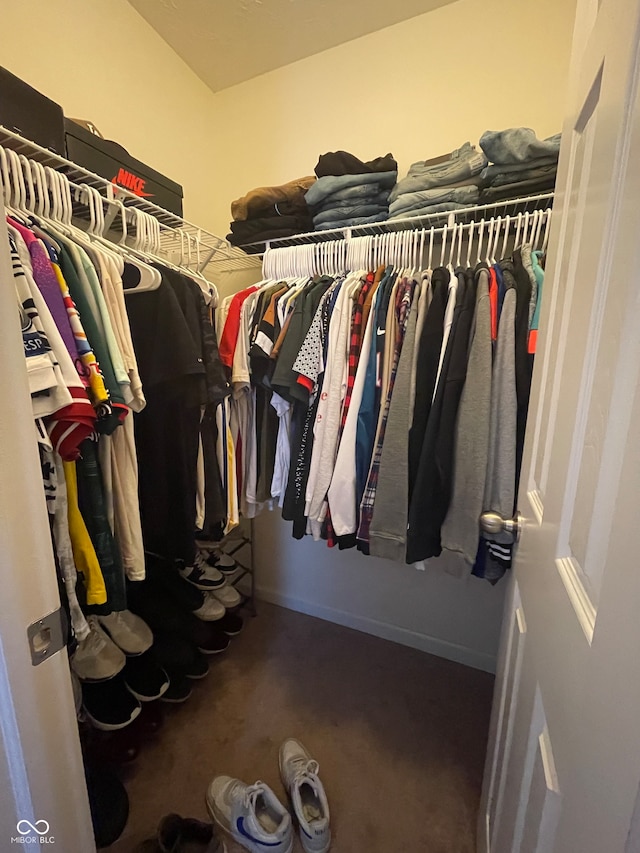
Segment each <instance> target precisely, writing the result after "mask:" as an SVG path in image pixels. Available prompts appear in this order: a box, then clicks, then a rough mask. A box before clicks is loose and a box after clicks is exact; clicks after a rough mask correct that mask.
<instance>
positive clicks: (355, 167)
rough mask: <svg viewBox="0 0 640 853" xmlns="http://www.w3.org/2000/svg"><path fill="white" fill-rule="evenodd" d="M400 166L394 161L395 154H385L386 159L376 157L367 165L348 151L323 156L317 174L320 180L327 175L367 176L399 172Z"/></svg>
mask: <svg viewBox="0 0 640 853" xmlns="http://www.w3.org/2000/svg"><path fill="white" fill-rule="evenodd" d="M397 171H398V164H397V163H396V161H395V160H394V159H393V154H385V155H384V157H376V158H375V160H368V161H367V162H366V163H365V162H363V161H362V160H360V159H359V158H358V157H356V156H355V155H354V154H349V152H348V151H329V152H328V153H327V154H321V155H320V157H319V158H318V165H317V166H316V168H315V173H316V175H317V177H318V178H324V177H326V176H327V175H365V174H368V173H369V172H397Z"/></svg>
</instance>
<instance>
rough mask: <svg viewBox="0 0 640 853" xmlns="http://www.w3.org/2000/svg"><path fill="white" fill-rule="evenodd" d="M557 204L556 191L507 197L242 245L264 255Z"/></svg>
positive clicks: (252, 252)
mask: <svg viewBox="0 0 640 853" xmlns="http://www.w3.org/2000/svg"><path fill="white" fill-rule="evenodd" d="M552 205H553V193H552V192H547V193H540V194H539V195H531V196H523V197H522V198H514V199H506V200H504V201H499V202H493V203H492V204H478V205H474V206H472V207H465V208H461V209H460V210H451V211H446V210H445V211H443V212H441V213H430V214H428V215H426V216H407V217H406V218H402V219H388V220H386V221H385V222H372V223H369V224H368V225H354V226H351V227H348V228H333V229H329V230H326V231H309V232H307V233H305V234H296V235H295V236H293V237H279V238H277V239H275V240H266V241H265V240H263V241H260V242H256V243H247V244H245V245H243V246H242V248H243V249H244V251H245V252H247V253H249V254H256V255H263V254H264V252H265V250H266V249H267V248H271V249H275V248H283V247H285V246H299V245H303V244H305V243H324V242H327V241H329V240H350V239H351V238H353V237H369V236H374V235H376V234H389V233H392V232H394V231H406V230H415V229H420V228H431V227H434V228H441V227H443V226H444V225H448V226H453V225H456V224H460V223H465V222H471V220H472V219H473V220H475V221H478V220H479V219H485V220H488V219H491V217H494V218H496V217H498V216H502V218H503V219H504V218H505V217H506V216H515V215H517V214H518V213H527V212H529V213H533V211H534V210H540V209H544V208H547V207H551V206H552Z"/></svg>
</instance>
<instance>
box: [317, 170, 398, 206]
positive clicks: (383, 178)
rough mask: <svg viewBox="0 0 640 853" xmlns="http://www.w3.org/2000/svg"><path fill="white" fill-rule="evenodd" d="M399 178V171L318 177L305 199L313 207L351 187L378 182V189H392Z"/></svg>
mask: <svg viewBox="0 0 640 853" xmlns="http://www.w3.org/2000/svg"><path fill="white" fill-rule="evenodd" d="M397 178H398V173H397V172H371V173H369V174H366V175H338V176H333V175H327V176H326V177H324V178H318V180H317V181H316V182H315V184H313V186H312V187H310V188H309V189H308V190H307V192H306V194H305V200H306V202H307V204H308V205H309V207H313V206H314V205H317V204H320V203H321V202H322V201H324V199H325V198H327V196H330V195H332V194H333V193H337V192H339V191H340V190H345V189H348V188H349V187H360V186H365V185H369V184H378V191H379V190H382V189H387V188H388V189H390V188H391V187H392V186H393V185H394V184H395V182H396V180H397Z"/></svg>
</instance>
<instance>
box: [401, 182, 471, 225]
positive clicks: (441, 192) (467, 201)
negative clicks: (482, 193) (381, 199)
mask: <svg viewBox="0 0 640 853" xmlns="http://www.w3.org/2000/svg"><path fill="white" fill-rule="evenodd" d="M478 196H479V190H478V187H477V186H475V184H468V185H467V186H462V187H437V188H434V189H431V190H418V191H417V192H412V193H402V195H399V196H398V198H396V199H395V200H394V201H392V202H391V204H390V205H389V218H390V219H400V218H403V219H404V218H406V217H408V216H424V215H426V214H425V211H427V212H431V213H435V212H437V211H433V210H430V208H432V207H434V206H435V207H437V208H438V209H439V210H444V209H446V207H449V208H450V209H451V210H455V209H459V208H460V207H468V206H469V205H472V204H477V203H478ZM443 204H444V205H445V207H444V208H443V207H441V205H443Z"/></svg>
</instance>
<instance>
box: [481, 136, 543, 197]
mask: <svg viewBox="0 0 640 853" xmlns="http://www.w3.org/2000/svg"><path fill="white" fill-rule="evenodd" d="M480 147H481V148H482V150H483V151H484V153H485V154H486V155H487V158H488V159H489V160H490V161H491V165H489V166H487V168H486V169H485V170H484V171H483V172H482V175H481V178H482V189H481V191H480V203H481V204H482V203H484V204H490V203H492V202H495V201H504V200H506V199H510V198H521V197H523V196H528V195H535V194H537V193H543V192H548V191H551V190H553V188H554V186H555V183H556V173H557V170H558V154H559V152H560V134H559V133H556V134H555V135H554V136H550V137H549V138H548V139H543V140H540V139H538V138H537V137H536V134H535V132H534V131H533V130H531V128H529V127H512V128H509V129H508V130H498V131H494V130H487V131H485V133H483V134H482V136H481V138H480Z"/></svg>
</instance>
